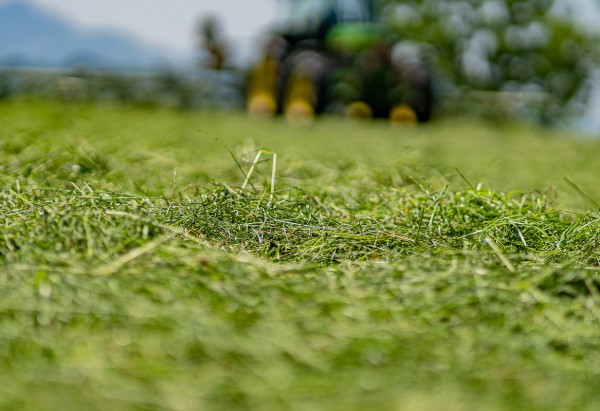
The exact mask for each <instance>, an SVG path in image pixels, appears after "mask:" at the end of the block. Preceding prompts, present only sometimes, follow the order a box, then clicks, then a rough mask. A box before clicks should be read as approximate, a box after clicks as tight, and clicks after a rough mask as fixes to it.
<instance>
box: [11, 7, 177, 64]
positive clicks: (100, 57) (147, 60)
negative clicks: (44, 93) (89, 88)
mask: <svg viewBox="0 0 600 411" xmlns="http://www.w3.org/2000/svg"><path fill="white" fill-rule="evenodd" d="M168 60H169V56H168V55H167V53H165V52H164V51H162V50H159V49H156V48H153V47H151V46H149V45H147V44H146V43H144V42H142V41H140V40H138V39H136V38H135V37H133V36H131V35H128V34H125V33H122V32H119V31H111V30H87V29H83V28H81V27H79V26H77V25H76V24H74V23H72V22H71V21H69V20H67V19H65V18H63V17H62V16H59V15H57V14H54V13H52V12H51V11H48V10H45V9H43V8H40V7H38V6H36V5H33V4H31V3H29V2H28V1H24V0H23V1H18V0H15V1H9V2H7V3H0V65H19V66H23V65H25V66H30V65H36V66H50V67H65V66H73V65H76V64H86V65H89V66H92V67H115V68H143V67H149V66H156V65H158V64H164V63H165V62H167V61H168Z"/></svg>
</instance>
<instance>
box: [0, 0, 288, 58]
mask: <svg viewBox="0 0 600 411" xmlns="http://www.w3.org/2000/svg"><path fill="white" fill-rule="evenodd" d="M7 1H8V0H0V3H4V2H7ZM20 1H29V2H30V3H34V4H38V5H40V6H44V7H45V8H47V9H50V10H53V11H54V12H57V13H59V14H61V15H63V16H66V17H68V18H69V19H71V20H73V21H75V22H77V23H78V24H79V25H81V26H85V27H90V28H91V27H103V28H106V27H117V28H119V29H121V30H126V31H128V32H131V33H133V34H135V35H136V36H137V37H140V38H142V39H144V40H146V41H148V42H150V43H152V44H154V45H157V46H162V47H164V48H168V49H170V50H171V51H175V52H186V51H189V50H191V49H192V48H193V46H194V44H193V33H194V26H195V23H196V22H197V21H198V19H199V18H200V16H202V15H204V14H207V13H208V14H218V15H220V16H221V17H222V19H223V21H224V23H225V29H226V31H227V33H228V35H229V36H230V37H231V38H232V39H233V40H235V41H236V42H237V43H239V44H240V45H243V44H249V43H250V41H251V40H252V38H253V37H255V36H257V35H259V34H260V33H261V32H264V30H265V28H266V26H267V25H268V24H269V22H271V21H272V20H273V18H274V15H275V10H276V6H277V0H20Z"/></svg>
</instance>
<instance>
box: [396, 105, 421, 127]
mask: <svg viewBox="0 0 600 411" xmlns="http://www.w3.org/2000/svg"><path fill="white" fill-rule="evenodd" d="M417 121H418V119H417V113H415V110H413V109H412V107H410V106H409V105H407V104H396V105H395V106H394V107H392V109H391V110H390V122H391V123H392V124H398V125H410V124H417Z"/></svg>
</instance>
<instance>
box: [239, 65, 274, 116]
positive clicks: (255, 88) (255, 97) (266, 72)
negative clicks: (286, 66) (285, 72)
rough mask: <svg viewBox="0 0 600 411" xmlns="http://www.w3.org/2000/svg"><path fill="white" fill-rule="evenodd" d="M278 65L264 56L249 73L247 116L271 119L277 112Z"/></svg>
mask: <svg viewBox="0 0 600 411" xmlns="http://www.w3.org/2000/svg"><path fill="white" fill-rule="evenodd" d="M278 66H279V64H278V63H277V60H276V59H275V58H273V57H270V56H266V57H265V58H264V59H263V61H262V62H261V63H260V64H258V65H257V66H256V67H255V68H254V70H252V72H251V73H250V82H249V85H248V99H247V101H246V106H247V110H248V114H250V115H251V116H256V117H272V116H274V115H275V113H276V112H277V97H276V95H277V70H278Z"/></svg>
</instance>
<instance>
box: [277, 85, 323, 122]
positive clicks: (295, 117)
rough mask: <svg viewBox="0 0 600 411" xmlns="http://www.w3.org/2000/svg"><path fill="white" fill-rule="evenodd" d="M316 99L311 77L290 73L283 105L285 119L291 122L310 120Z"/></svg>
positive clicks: (313, 115) (312, 116) (313, 113)
mask: <svg viewBox="0 0 600 411" xmlns="http://www.w3.org/2000/svg"><path fill="white" fill-rule="evenodd" d="M316 99H317V96H316V90H315V84H314V81H313V79H312V78H311V77H310V76H308V75H303V74H300V73H292V74H291V75H290V77H289V79H288V83H287V93H286V99H285V104H284V107H283V111H284V114H285V117H286V119H287V120H288V121H290V122H293V123H306V122H311V121H312V120H313V119H314V117H315V101H316Z"/></svg>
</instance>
